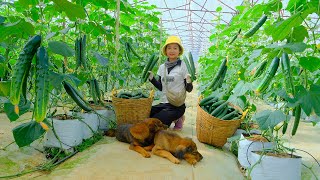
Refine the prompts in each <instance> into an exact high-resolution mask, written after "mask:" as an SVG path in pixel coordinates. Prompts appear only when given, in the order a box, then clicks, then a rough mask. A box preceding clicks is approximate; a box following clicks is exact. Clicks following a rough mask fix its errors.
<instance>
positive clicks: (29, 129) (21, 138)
mask: <svg viewBox="0 0 320 180" xmlns="http://www.w3.org/2000/svg"><path fill="white" fill-rule="evenodd" d="M12 132H13V137H14V140H15V142H16V143H17V145H18V146H19V147H23V146H27V145H29V144H31V143H32V142H33V141H34V140H36V139H38V138H39V137H40V136H42V134H44V132H45V130H44V129H43V128H42V127H41V125H40V124H39V123H37V122H35V121H30V122H27V123H23V124H20V125H19V126H17V127H15V128H13V130H12Z"/></svg>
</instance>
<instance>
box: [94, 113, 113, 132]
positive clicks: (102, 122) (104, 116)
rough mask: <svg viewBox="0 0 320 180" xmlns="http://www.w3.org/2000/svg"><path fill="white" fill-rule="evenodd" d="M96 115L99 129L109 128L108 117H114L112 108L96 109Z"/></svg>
mask: <svg viewBox="0 0 320 180" xmlns="http://www.w3.org/2000/svg"><path fill="white" fill-rule="evenodd" d="M96 112H97V113H98V114H99V115H98V121H99V129H100V130H108V129H109V119H114V118H115V114H114V111H112V110H107V109H103V110H96Z"/></svg>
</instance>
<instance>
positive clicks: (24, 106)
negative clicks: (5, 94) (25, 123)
mask: <svg viewBox="0 0 320 180" xmlns="http://www.w3.org/2000/svg"><path fill="white" fill-rule="evenodd" d="M30 104H31V103H30V101H27V102H25V100H24V98H20V102H19V105H18V106H19V114H16V113H15V111H14V105H13V104H12V103H11V102H10V101H9V100H8V101H6V102H5V103H4V111H5V113H6V115H7V117H8V118H9V120H10V121H11V122H13V121H15V120H17V119H18V118H19V117H20V116H21V115H22V114H24V113H26V112H28V111H29V109H30Z"/></svg>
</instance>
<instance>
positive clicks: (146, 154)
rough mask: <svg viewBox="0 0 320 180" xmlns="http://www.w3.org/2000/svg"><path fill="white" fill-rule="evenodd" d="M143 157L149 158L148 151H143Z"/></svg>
mask: <svg viewBox="0 0 320 180" xmlns="http://www.w3.org/2000/svg"><path fill="white" fill-rule="evenodd" d="M143 157H145V158H150V157H151V155H150V154H149V153H145V154H144V155H143Z"/></svg>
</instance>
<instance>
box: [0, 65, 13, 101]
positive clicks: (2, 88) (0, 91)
mask: <svg viewBox="0 0 320 180" xmlns="http://www.w3.org/2000/svg"><path fill="white" fill-rule="evenodd" d="M0 65H1V64H0ZM0 68H1V66H0ZM0 71H1V69H0ZM0 73H1V72H0ZM0 77H1V76H0ZM10 87H11V81H0V96H4V97H8V96H9V95H10Z"/></svg>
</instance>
